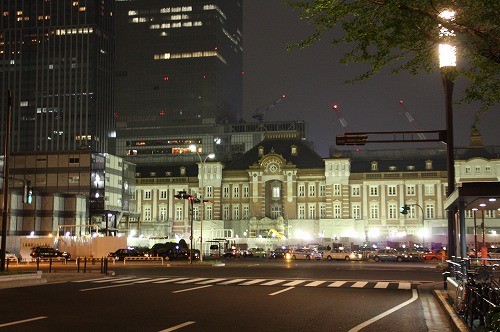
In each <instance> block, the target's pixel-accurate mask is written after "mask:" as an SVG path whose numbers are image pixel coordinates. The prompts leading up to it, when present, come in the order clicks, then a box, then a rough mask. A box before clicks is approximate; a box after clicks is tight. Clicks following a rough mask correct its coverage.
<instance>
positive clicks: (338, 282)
mask: <svg viewBox="0 0 500 332" xmlns="http://www.w3.org/2000/svg"><path fill="white" fill-rule="evenodd" d="M345 283H346V281H335V282H332V283H331V284H329V285H328V287H340V286H342V285H343V284H345Z"/></svg>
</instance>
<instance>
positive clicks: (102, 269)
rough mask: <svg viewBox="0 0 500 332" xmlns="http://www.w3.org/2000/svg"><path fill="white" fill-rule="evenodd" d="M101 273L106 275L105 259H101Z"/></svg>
mask: <svg viewBox="0 0 500 332" xmlns="http://www.w3.org/2000/svg"><path fill="white" fill-rule="evenodd" d="M101 273H104V258H101Z"/></svg>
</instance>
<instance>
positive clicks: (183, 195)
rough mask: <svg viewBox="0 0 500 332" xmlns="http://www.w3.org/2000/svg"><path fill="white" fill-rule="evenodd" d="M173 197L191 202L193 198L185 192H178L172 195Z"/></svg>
mask: <svg viewBox="0 0 500 332" xmlns="http://www.w3.org/2000/svg"><path fill="white" fill-rule="evenodd" d="M174 197H175V198H177V199H189V200H192V199H193V198H194V196H193V195H189V194H188V193H186V192H185V191H179V192H178V193H177V194H176V195H174Z"/></svg>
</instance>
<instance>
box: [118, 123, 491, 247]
mask: <svg viewBox="0 0 500 332" xmlns="http://www.w3.org/2000/svg"><path fill="white" fill-rule="evenodd" d="M455 155H456V160H455V170H456V182H457V185H458V186H460V184H461V183H462V182H472V181H475V182H478V181H479V182H498V181H499V178H500V158H499V151H498V147H496V148H495V147H484V146H483V145H482V142H481V137H480V135H479V133H478V132H473V135H472V136H471V145H470V146H469V147H467V148H463V149H461V148H459V149H456V153H455ZM446 174H447V172H446V155H445V153H444V151H443V150H442V149H441V150H440V149H439V148H436V149H435V150H430V149H405V150H363V151H358V152H354V151H352V152H350V151H342V152H340V151H339V152H335V153H333V156H332V157H330V158H321V157H320V156H319V155H318V154H317V153H316V152H315V151H314V150H312V149H311V148H310V147H309V146H308V145H307V144H306V143H305V142H304V141H303V140H302V139H300V136H299V135H297V134H295V133H290V132H286V133H285V132H283V133H279V132H275V133H269V134H267V135H266V137H265V139H264V140H263V141H262V142H260V143H259V144H257V145H256V146H255V147H253V148H252V149H250V150H249V151H247V152H246V153H245V154H243V156H241V157H240V158H238V159H236V160H234V161H233V162H231V163H229V164H227V165H223V164H222V163H220V162H217V161H211V160H208V159H206V160H205V161H203V160H202V158H200V162H199V163H198V164H197V165H186V166H178V165H176V166H151V167H147V166H144V167H138V168H137V174H136V204H137V218H136V219H135V220H133V219H132V220H131V221H130V224H129V225H127V229H132V228H135V229H138V231H139V232H140V233H141V234H143V235H144V236H168V237H170V238H186V239H187V238H189V235H190V232H191V225H192V227H193V234H194V238H195V239H197V238H199V236H200V233H199V232H200V228H201V227H202V228H203V240H204V241H211V240H213V239H226V240H229V241H232V242H233V243H248V244H258V243H263V244H264V245H266V246H268V247H270V246H275V245H281V244H292V243H293V244H296V243H302V244H306V243H318V242H325V243H344V244H349V245H351V246H357V245H362V244H366V243H370V244H377V245H379V246H381V245H382V246H400V245H412V244H422V243H423V244H424V245H425V246H427V247H431V246H434V247H437V246H440V245H442V244H445V243H446V242H447V240H446V235H447V218H446V211H445V210H444V201H445V200H446V192H447V191H446V189H447V175H446ZM179 191H186V193H188V194H192V195H193V196H194V197H197V198H200V199H201V203H194V204H191V203H190V201H189V200H182V199H176V198H175V197H174V195H176V194H177V193H178V192H179ZM403 206H407V207H408V210H407V213H406V214H402V213H401V212H400V208H401V207H403ZM479 212H481V211H479ZM474 214H476V212H473V211H468V212H467V215H466V217H467V225H471V227H469V228H468V233H470V234H472V233H473V232H474V230H473V227H472V222H473V217H474ZM499 214H500V212H499V211H498V210H488V209H487V207H486V208H485V211H484V212H482V213H477V216H476V217H477V219H478V220H479V223H481V221H482V220H484V221H485V222H484V225H485V226H484V227H483V228H482V231H484V232H485V235H486V237H485V239H486V241H487V242H490V243H494V242H500V241H496V240H495V237H496V234H497V233H498V231H500V219H499ZM191 218H192V220H191ZM198 245H199V244H198ZM207 245H208V244H207Z"/></svg>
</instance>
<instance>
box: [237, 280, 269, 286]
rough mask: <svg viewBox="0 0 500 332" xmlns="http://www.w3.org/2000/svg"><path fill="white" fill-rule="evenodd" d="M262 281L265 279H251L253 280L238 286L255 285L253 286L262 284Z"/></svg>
mask: <svg viewBox="0 0 500 332" xmlns="http://www.w3.org/2000/svg"><path fill="white" fill-rule="evenodd" d="M263 281H266V279H253V280H250V281H247V282H244V283H242V284H240V285H242V286H249V285H255V284H258V283H259V282H263Z"/></svg>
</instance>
